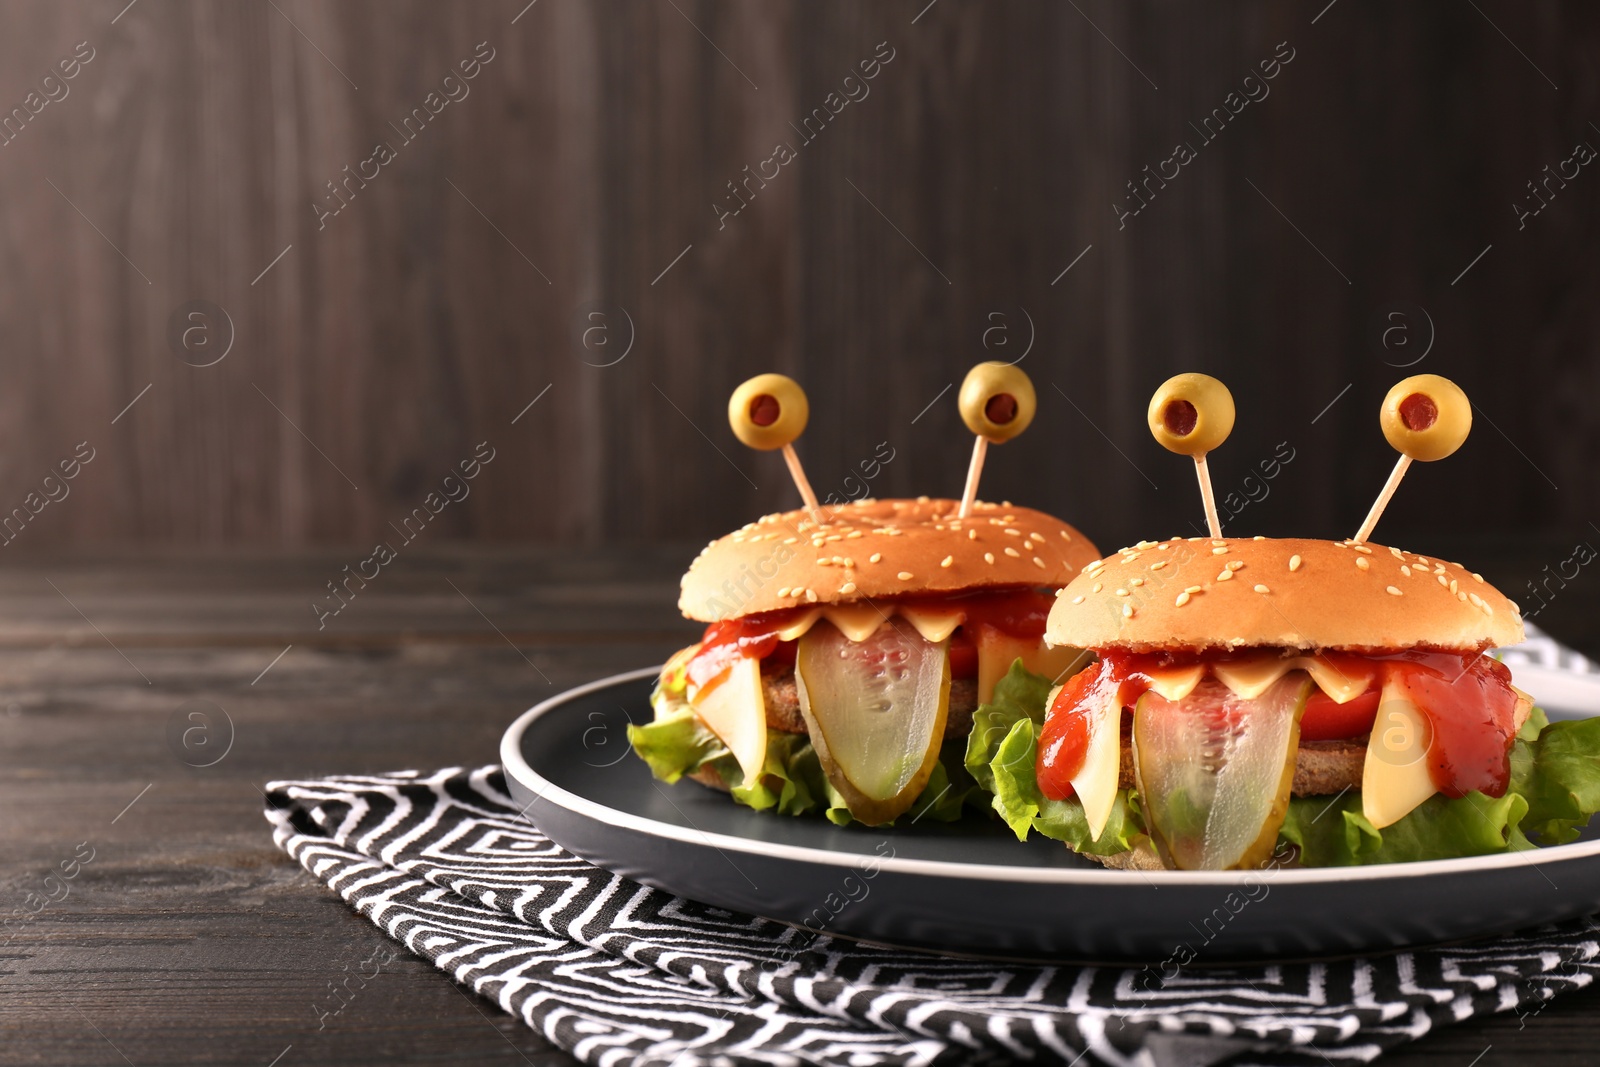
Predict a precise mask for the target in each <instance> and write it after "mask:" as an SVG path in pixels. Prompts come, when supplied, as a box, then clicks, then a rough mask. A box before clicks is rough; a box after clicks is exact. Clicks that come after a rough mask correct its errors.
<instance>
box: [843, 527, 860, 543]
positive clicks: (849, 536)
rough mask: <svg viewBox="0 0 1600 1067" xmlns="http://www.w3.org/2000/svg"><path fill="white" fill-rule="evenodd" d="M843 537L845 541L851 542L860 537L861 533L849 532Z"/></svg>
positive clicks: (856, 531)
mask: <svg viewBox="0 0 1600 1067" xmlns="http://www.w3.org/2000/svg"><path fill="white" fill-rule="evenodd" d="M844 536H845V540H847V541H853V540H855V539H856V538H857V537H860V536H861V531H860V530H851V531H850V532H849V533H847V534H845V535H844Z"/></svg>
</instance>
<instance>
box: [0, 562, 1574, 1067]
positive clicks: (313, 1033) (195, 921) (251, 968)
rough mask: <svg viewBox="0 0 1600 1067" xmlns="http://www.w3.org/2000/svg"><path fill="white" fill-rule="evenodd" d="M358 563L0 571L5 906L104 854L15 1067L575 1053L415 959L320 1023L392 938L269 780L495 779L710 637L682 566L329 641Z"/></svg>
mask: <svg viewBox="0 0 1600 1067" xmlns="http://www.w3.org/2000/svg"><path fill="white" fill-rule="evenodd" d="M359 558H360V554H359V553H354V552H351V553H344V554H335V553H327V554H320V555H310V556H297V557H294V558H260V557H255V558H237V557H235V558H194V557H191V556H186V555H171V556H166V557H152V556H150V555H148V554H146V555H140V556H129V557H123V558H116V557H108V556H96V557H92V558H85V557H71V558H62V559H42V560H33V561H17V560H7V561H5V562H6V563H7V564H8V565H7V566H5V567H3V568H0V604H3V605H4V611H3V612H0V671H3V672H4V675H3V676H4V692H3V694H0V855H3V856H4V863H5V867H4V875H3V881H0V914H3V913H4V912H8V911H10V910H11V908H13V907H17V906H22V905H23V902H24V900H25V899H26V895H27V894H28V893H29V892H38V893H43V892H45V891H46V888H45V886H44V879H45V877H46V876H47V875H48V874H50V872H52V871H53V870H55V869H56V868H57V866H58V864H59V863H60V862H61V861H63V860H70V859H71V858H72V857H73V855H74V853H75V852H77V853H78V854H80V855H82V854H86V850H85V849H82V848H80V844H81V843H84V842H87V845H88V847H91V848H92V849H93V856H94V858H93V860H92V861H91V862H89V863H87V864H86V865H84V866H83V868H82V870H81V873H79V874H78V876H77V877H76V878H75V879H73V880H72V881H70V882H68V883H66V885H67V893H68V895H67V896H66V897H65V898H64V899H62V900H61V901H60V902H59V903H51V904H49V905H48V906H47V907H45V908H44V909H43V910H42V911H41V912H40V913H39V914H38V915H37V916H36V917H34V918H32V919H31V920H29V921H27V922H24V923H21V924H20V925H14V926H13V927H12V929H13V930H14V931H15V936H14V937H13V939H12V940H11V942H10V944H9V945H8V946H7V947H6V948H5V949H4V950H3V958H4V966H5V978H4V982H5V985H4V995H0V1063H8V1064H9V1063H29V1064H33V1063H39V1064H122V1063H125V1062H126V1063H128V1064H134V1065H137V1067H150V1065H153V1064H161V1063H180V1062H181V1063H239V1064H256V1065H260V1067H267V1065H269V1064H274V1063H276V1064H277V1065H278V1067H298V1065H301V1064H310V1063H338V1064H393V1063H427V1062H452V1063H454V1062H470V1063H477V1064H540V1065H543V1064H566V1063H570V1062H572V1061H570V1060H569V1059H568V1058H567V1057H565V1056H564V1055H562V1054H561V1053H559V1052H556V1051H554V1050H553V1049H551V1048H550V1046H548V1045H547V1044H546V1043H545V1042H544V1041H542V1040H541V1039H540V1038H539V1037H538V1036H537V1035H535V1034H534V1033H533V1032H532V1031H530V1030H528V1029H527V1028H526V1027H524V1026H522V1025H521V1024H519V1023H516V1022H514V1021H512V1020H511V1019H510V1018H509V1017H507V1016H505V1015H503V1014H502V1013H501V1012H500V1011H499V1010H498V1009H497V1008H495V1007H493V1006H492V1005H491V1004H489V1003H488V1002H487V1001H483V1000H480V999H479V998H477V997H476V996H474V995H472V994H469V993H466V992H463V991H462V990H461V989H460V988H459V987H457V986H456V985H455V984H454V983H453V982H452V981H450V980H449V979H447V978H446V977H445V976H443V975H442V974H440V973H439V972H437V971H435V970H434V969H433V967H432V966H431V965H429V964H427V963H424V962H421V961H420V960H415V959H412V958H411V957H409V956H406V955H405V954H403V953H402V954H401V955H400V956H399V957H398V959H397V962H396V965H395V966H394V967H392V968H390V969H386V970H385V971H384V973H383V975H382V977H381V979H380V980H377V981H374V982H373V983H371V984H370V985H369V986H368V987H366V988H365V989H363V990H362V992H361V993H360V995H359V996H358V997H357V998H356V999H355V1000H354V1001H353V1002H352V1003H351V1004H350V1005H349V1007H347V1008H346V1010H345V1012H344V1013H343V1015H342V1016H341V1017H340V1018H338V1019H336V1020H334V1021H332V1022H331V1023H330V1024H329V1025H328V1026H327V1028H326V1029H324V1030H322V1031H320V1032H319V1031H318V1029H317V1018H316V1016H315V1014H314V1011H313V1004H314V1002H316V1001H317V1000H318V999H319V998H325V997H326V994H327V986H328V983H329V982H330V981H332V980H334V979H335V978H336V977H339V976H341V975H342V973H343V968H344V967H345V966H346V965H354V964H355V963H357V962H358V961H360V960H362V959H364V958H365V957H366V956H367V955H368V953H369V952H370V951H371V949H372V947H373V946H374V945H375V944H377V943H378V942H379V939H380V938H381V937H382V935H381V934H380V933H379V932H378V930H377V929H376V928H375V927H374V926H372V924H371V923H370V922H368V920H366V919H365V918H362V917H360V916H358V915H356V914H355V913H354V912H352V911H351V910H350V909H349V908H347V907H346V906H345V905H344V903H342V902H341V901H340V900H339V899H338V898H337V897H336V896H334V894H333V893H331V892H330V891H328V890H327V889H326V888H324V887H323V886H322V885H321V884H320V883H319V882H317V881H316V880H315V879H313V878H312V877H310V876H309V875H308V874H306V873H305V872H303V871H302V870H301V869H300V867H299V866H298V865H297V864H294V863H292V862H291V861H290V860H288V859H287V858H286V857H285V856H283V855H282V854H281V853H280V852H278V850H277V849H276V848H275V847H274V846H273V844H272V839H271V836H270V834H269V832H268V827H267V823H266V822H265V820H264V819H263V818H262V816H261V807H262V805H261V787H262V785H263V783H265V782H266V781H267V780H269V779H272V778H280V777H301V776H308V775H319V774H331V773H336V772H377V771H386V770H393V769H399V768H410V767H425V768H430V769H431V768H435V767H440V766H445V765H448V764H466V765H475V764H482V763H489V762H493V761H494V760H495V759H496V753H497V749H498V742H499V739H500V734H501V732H502V731H503V730H504V729H505V727H506V725H507V724H508V723H509V722H510V721H511V719H512V718H514V717H515V716H516V714H517V713H518V712H520V711H522V710H523V709H524V708H526V707H528V706H529V705H530V704H532V703H534V702H535V701H537V700H540V699H542V698H544V697H545V696H548V695H551V694H553V693H556V692H558V691H560V690H561V689H564V688H566V687H568V686H571V685H576V684H578V683H580V682H584V681H588V680H591V679H593V678H596V677H599V676H601V675H605V674H609V673H613V672H615V671H619V670H623V669H626V668H630V667H637V666H641V665H645V664H650V663H655V662H659V661H660V660H661V659H662V658H663V657H664V656H665V655H666V654H668V653H669V652H671V651H672V650H673V649H675V648H677V647H678V646H680V645H682V644H684V643H686V642H687V640H688V639H690V638H691V637H692V636H693V634H694V632H695V628H694V627H692V626H690V625H689V624H687V623H685V622H684V621H683V620H682V619H681V618H679V617H678V615H677V612H676V610H675V609H674V603H675V600H676V576H677V574H678V571H679V569H680V568H681V566H682V563H683V560H684V559H686V558H687V555H686V553H685V552H684V551H683V550H681V549H667V548H661V549H636V550H628V551H619V552H613V553H610V554H593V553H590V554H584V553H573V552H568V551H562V552H553V551H518V552H509V551H506V552H485V551H453V552H443V553H431V554H430V553H422V552H416V553H412V554H409V555H407V556H406V557H405V558H404V559H402V560H401V561H399V565H397V566H391V567H390V568H388V569H386V570H385V571H384V572H383V574H382V575H381V576H380V578H379V579H378V580H377V581H374V582H373V583H371V584H370V585H369V586H368V587H367V588H366V589H364V590H362V591H361V592H360V593H359V594H358V595H357V597H356V598H355V599H354V600H353V601H352V602H351V603H350V604H349V606H348V607H346V608H345V609H344V610H343V611H342V612H341V613H340V614H339V615H338V616H337V617H334V618H331V619H328V620H326V625H325V626H324V628H322V629H320V630H319V629H318V627H317V619H316V616H315V614H314V612H313V611H312V610H311V607H310V605H311V602H312V601H313V600H316V599H318V596H319V594H323V595H326V592H327V590H326V589H325V583H326V582H328V581H329V580H331V579H333V578H335V577H338V576H340V574H341V568H342V567H343V566H344V565H345V564H347V563H353V562H354V561H355V560H357V559H359ZM1486 570H1487V568H1486ZM1568 610H1569V611H1570V610H1572V609H1570V608H1569V609H1568ZM1573 617H1574V618H1576V617H1577V615H1576V613H1574V616H1573ZM1551 625H1554V624H1551ZM1558 632H1559V631H1558ZM1586 636H1587V637H1588V638H1592V637H1593V631H1592V629H1591V630H1589V631H1587V633H1586ZM1580 645H1583V647H1587V648H1589V649H1590V650H1591V651H1592V646H1591V645H1588V644H1587V643H1585V642H1580ZM190 711H201V712H202V713H204V714H208V715H209V716H210V720H209V721H211V722H212V723H214V724H215V729H216V740H217V744H218V746H221V745H222V744H223V742H225V741H226V736H225V735H226V733H227V727H226V725H225V724H226V723H227V722H229V721H231V723H232V727H233V731H232V732H233V739H232V745H231V748H228V749H226V755H225V756H223V757H222V758H221V759H220V760H219V761H218V762H216V763H215V765H213V766H210V767H204V768H196V767H192V766H189V765H187V764H186V763H185V762H184V760H185V759H187V760H188V762H189V763H195V762H202V761H201V760H199V759H197V758H196V757H195V756H194V755H193V752H194V750H195V745H194V744H193V742H195V741H197V740H198V738H197V737H195V736H193V735H191V738H190V741H191V745H190V748H189V749H188V750H187V754H186V750H185V749H184V748H183V747H182V746H181V744H175V743H174V742H173V741H171V740H170V739H169V733H170V732H171V728H172V721H173V720H174V718H175V717H176V718H177V719H178V720H179V721H181V722H183V723H184V724H185V725H186V726H187V725H193V724H194V723H196V722H198V721H199V720H189V719H187V718H186V717H187V716H188V713H189V712H190ZM219 712H220V713H225V716H226V717H225V718H224V717H222V715H219ZM214 751H216V752H218V753H220V752H222V751H223V749H222V748H221V747H218V748H217V749H215V750H214ZM180 757H182V758H180ZM51 891H52V892H54V893H55V895H59V892H60V891H59V890H57V889H54V888H53V886H52V890H51ZM1597 1009H1600V992H1594V991H1590V992H1585V993H1580V994H1576V995H1573V996H1569V997H1566V998H1563V999H1560V1000H1557V1001H1556V1002H1554V1003H1553V1004H1551V1005H1550V1006H1549V1007H1547V1008H1546V1009H1545V1010H1544V1011H1543V1012H1542V1013H1540V1014H1539V1015H1538V1016H1537V1017H1536V1018H1533V1019H1531V1020H1530V1021H1529V1022H1528V1023H1527V1024H1526V1026H1525V1028H1524V1027H1522V1026H1520V1025H1519V1022H1518V1020H1517V1019H1516V1018H1515V1017H1511V1016H1502V1017H1497V1018H1493V1019H1488V1020H1481V1021H1474V1022H1469V1023H1467V1024H1464V1025H1461V1026H1456V1027H1450V1028H1447V1029H1445V1030H1443V1031H1441V1032H1439V1033H1437V1034H1435V1035H1433V1036H1430V1037H1427V1038H1425V1039H1423V1040H1422V1041H1419V1042H1417V1043H1416V1044H1415V1045H1414V1046H1412V1047H1410V1048H1408V1049H1406V1050H1404V1051H1403V1052H1400V1053H1397V1054H1395V1055H1394V1056H1392V1057H1390V1058H1389V1059H1388V1060H1386V1061H1385V1062H1394V1063H1399V1064H1438V1065H1449V1067H1467V1065H1468V1064H1471V1063H1476V1064H1477V1065H1478V1067H1490V1065H1493V1064H1497V1063H1519V1064H1530V1063H1531V1064H1579V1063H1591V1062H1593V1060H1594V1056H1595V1052H1594V1046H1595V1042H1594V1037H1593V1026H1594V1018H1595V1012H1596V1010H1597ZM1486 1049H1487V1052H1486V1051H1485V1050H1486ZM1480 1054H1482V1055H1481V1058H1480V1059H1476V1060H1475V1059H1474V1058H1475V1057H1479V1056H1480Z"/></svg>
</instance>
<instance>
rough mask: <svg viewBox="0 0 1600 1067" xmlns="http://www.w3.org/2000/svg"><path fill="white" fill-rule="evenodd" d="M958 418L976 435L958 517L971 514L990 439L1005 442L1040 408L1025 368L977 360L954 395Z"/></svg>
mask: <svg viewBox="0 0 1600 1067" xmlns="http://www.w3.org/2000/svg"><path fill="white" fill-rule="evenodd" d="M956 406H957V407H959V408H960V409H961V421H962V422H965V423H966V424H967V429H969V430H971V431H972V432H973V433H974V434H976V435H977V440H976V441H974V442H973V445H972V462H971V463H969V464H968V465H967V485H966V488H965V489H964V490H963V491H962V493H961V511H960V512H959V517H960V518H963V519H964V518H966V517H967V516H968V515H970V514H972V505H973V503H974V502H975V501H976V500H977V499H978V479H979V478H980V477H981V476H982V475H983V461H984V458H985V457H986V456H987V455H988V454H989V443H990V442H991V441H992V442H994V443H995V444H997V445H998V444H1004V443H1005V442H1007V441H1009V440H1011V439H1012V438H1013V437H1016V436H1017V435H1018V434H1020V433H1022V431H1023V430H1026V429H1027V428H1028V425H1029V424H1030V423H1031V422H1033V416H1034V413H1035V412H1036V411H1037V410H1038V409H1039V398H1038V396H1037V395H1036V394H1035V393H1034V391H1033V382H1032V380H1030V379H1029V377H1028V375H1027V373H1026V372H1025V371H1022V370H1019V369H1018V368H1017V367H1015V366H1013V365H1012V364H1010V363H994V362H990V363H979V364H978V365H977V366H976V367H973V368H972V369H971V370H969V371H968V372H967V376H966V378H965V379H963V380H962V382H961V392H960V394H959V395H958V397H957V399H956Z"/></svg>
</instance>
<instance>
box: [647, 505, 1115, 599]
mask: <svg viewBox="0 0 1600 1067" xmlns="http://www.w3.org/2000/svg"><path fill="white" fill-rule="evenodd" d="M960 506H961V505H960V503H959V502H958V501H955V500H930V499H928V498H927V497H918V498H917V499H916V500H858V501H855V502H853V503H850V504H843V505H840V506H838V507H828V506H824V507H823V509H822V510H823V513H824V514H825V515H826V516H827V521H825V522H823V523H822V524H821V525H820V526H819V525H817V524H816V523H814V522H812V521H811V518H810V516H809V515H808V514H807V512H806V511H805V510H804V509H801V510H797V511H785V512H781V513H779V514H776V515H766V516H763V517H762V518H760V519H757V520H756V521H755V522H752V523H750V524H749V525H747V526H745V527H743V528H742V529H739V530H735V531H734V532H733V533H731V534H728V535H727V536H726V537H721V538H718V539H717V540H715V541H713V542H711V543H710V544H709V545H707V546H706V547H705V550H704V551H702V552H701V553H700V555H699V556H697V557H696V558H695V561H694V562H693V563H691V564H690V565H689V571H688V573H687V574H685V575H684V576H683V584H682V592H681V594H680V595H679V597H678V608H679V610H681V611H682V612H683V613H684V615H686V616H688V617H689V618H691V619H697V620H699V621H701V622H720V621H721V620H723V619H737V618H739V617H741V616H744V615H753V614H755V613H757V612H762V611H773V610H776V609H778V608H793V607H805V606H806V605H808V604H840V603H848V602H850V601H854V600H864V599H869V598H875V597H891V596H905V595H906V594H908V593H912V594H915V593H947V592H955V591H958V590H967V589H982V588H986V587H990V586H1008V585H1009V586H1017V585H1026V586H1051V587H1055V586H1061V585H1065V584H1066V583H1067V582H1069V581H1071V580H1072V577H1073V576H1074V575H1075V574H1077V573H1078V571H1079V569H1080V568H1081V567H1083V566H1084V565H1086V564H1088V563H1090V562H1092V561H1093V560H1095V559H1096V558H1098V557H1099V555H1100V550H1099V549H1097V548H1095V547H1094V545H1093V544H1092V543H1091V542H1090V541H1089V540H1088V539H1087V538H1085V537H1084V536H1083V535H1082V534H1081V533H1079V532H1078V531H1077V530H1075V529H1073V528H1072V527H1071V526H1068V525H1067V524H1066V523H1064V522H1062V521H1061V520H1060V519H1055V518H1051V517H1050V516H1049V515H1046V514H1045V513H1044V512H1042V511H1034V510H1033V509H1031V508H1019V507H1013V506H1012V505H1010V504H985V503H982V502H979V503H977V504H974V505H973V509H972V514H971V515H970V516H968V517H967V518H965V519H960V518H957V517H956V513H957V512H958V511H959V510H960Z"/></svg>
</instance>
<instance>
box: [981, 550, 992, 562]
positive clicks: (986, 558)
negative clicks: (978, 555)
mask: <svg viewBox="0 0 1600 1067" xmlns="http://www.w3.org/2000/svg"><path fill="white" fill-rule="evenodd" d="M983 561H984V562H985V563H993V562H994V553H993V552H985V553H984V554H983Z"/></svg>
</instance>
